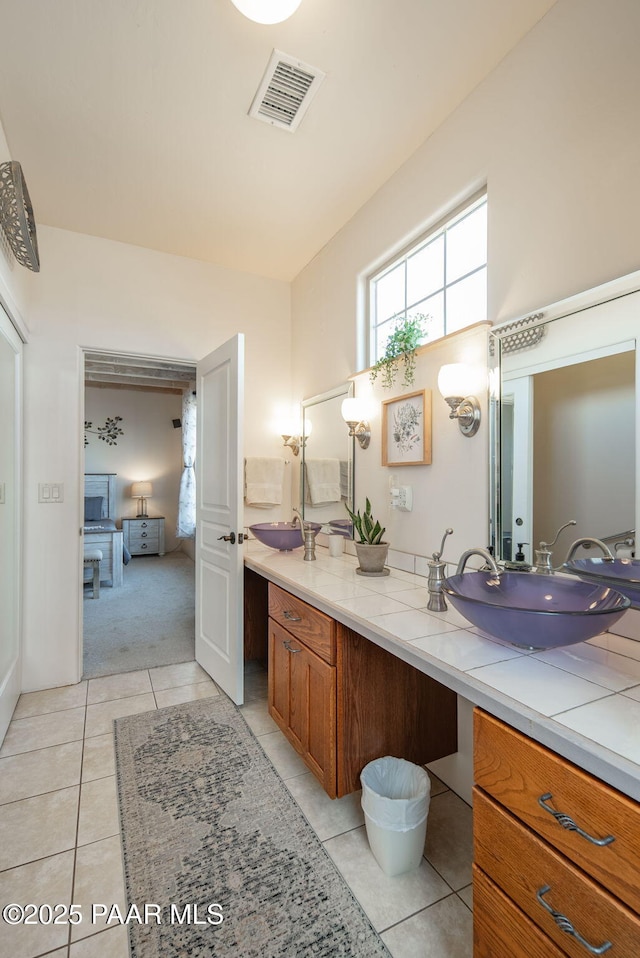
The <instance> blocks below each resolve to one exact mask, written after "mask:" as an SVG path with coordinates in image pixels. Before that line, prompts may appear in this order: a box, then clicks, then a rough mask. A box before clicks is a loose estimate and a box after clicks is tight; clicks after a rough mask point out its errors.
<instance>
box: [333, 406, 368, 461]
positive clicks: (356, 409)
mask: <svg viewBox="0 0 640 958" xmlns="http://www.w3.org/2000/svg"><path fill="white" fill-rule="evenodd" d="M340 411H341V413H342V418H343V419H344V421H345V422H346V424H347V426H348V427H349V435H350V436H355V438H356V439H357V440H358V442H359V443H360V447H361V448H362V449H366V448H367V447H368V445H369V442H370V440H371V427H370V426H369V423H368V421H367V420H366V419H365V418H364V417H365V416H366V415H367V404H366V402H364V401H363V400H362V399H355V398H351V399H344V400H343V401H342V406H341V407H340Z"/></svg>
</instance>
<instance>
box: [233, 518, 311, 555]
mask: <svg viewBox="0 0 640 958" xmlns="http://www.w3.org/2000/svg"><path fill="white" fill-rule="evenodd" d="M305 525H306V526H311V528H312V529H313V531H314V532H319V531H320V529H322V526H321V525H320V523H318V522H305ZM249 529H250V530H251V532H253V534H254V536H255V537H256V539H258V540H259V541H260V542H262V543H263V544H264V545H265V546H269V547H270V548H271V549H277V550H278V551H279V552H290V551H291V550H292V549H299V548H300V546H302V545H304V539H303V537H302V533H301V531H300V526H299V525H298V524H297V523H296V525H294V524H293V523H292V522H258V523H256V525H253V526H249Z"/></svg>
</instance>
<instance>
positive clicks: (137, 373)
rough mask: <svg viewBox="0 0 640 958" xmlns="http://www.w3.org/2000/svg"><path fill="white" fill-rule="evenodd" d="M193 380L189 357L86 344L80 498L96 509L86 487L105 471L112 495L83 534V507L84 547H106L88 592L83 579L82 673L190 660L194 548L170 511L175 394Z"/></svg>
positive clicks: (174, 484) (178, 447)
mask: <svg viewBox="0 0 640 958" xmlns="http://www.w3.org/2000/svg"><path fill="white" fill-rule="evenodd" d="M195 379H196V367H195V366H194V365H193V364H189V363H184V362H180V361H170V360H166V359H158V358H154V357H149V356H138V355H132V354H119V353H104V352H94V351H86V352H85V355H84V410H85V412H84V421H85V453H84V473H85V496H86V497H87V499H86V502H85V505H87V504H88V508H89V509H91V507H95V499H96V498H99V497H95V496H92V495H91V493H92V492H93V491H95V482H98V483H99V482H101V481H103V477H111V478H110V480H109V482H110V483H111V485H112V486H113V496H112V499H111V502H109V503H107V504H106V506H105V504H104V503H102V504H101V506H99V508H100V509H101V511H102V515H101V516H100V521H99V522H98V523H97V525H98V527H99V529H100V530H101V527H102V526H105V527H108V528H106V529H105V530H104V531H97V532H96V531H95V525H94V523H91V525H92V527H93V531H92V533H91V534H89V533H88V532H87V522H89V520H88V519H87V513H86V511H85V537H86V538H85V545H87V544H88V542H89V540H91V545H92V547H93V546H96V547H98V548H99V547H100V546H101V545H103V546H105V547H106V548H102V549H101V551H102V553H103V560H102V562H101V579H102V583H101V586H100V589H99V590H98V594H97V596H96V598H95V599H94V597H93V590H92V588H91V584H90V583H86V584H85V585H84V587H83V677H84V678H95V677H98V676H100V675H107V674H113V673H116V672H123V671H134V670H137V669H139V668H150V667H156V666H159V665H171V664H175V663H177V662H184V661H187V660H191V659H193V658H194V642H195V624H194V619H195V598H194V561H193V560H194V550H193V543H192V541H191V540H186V539H178V538H177V537H176V519H177V508H178V498H179V490H180V478H181V474H182V470H183V453H182V405H183V395H184V393H185V391H186V392H187V393H189V392H190V391H193V390H194V389H195ZM89 474H90V475H91V477H92V478H91V479H87V478H86V477H87V475H89ZM140 482H147V483H150V484H151V488H150V489H147V492H148V493H150V494H149V495H148V496H147V497H145V500H144V507H143V506H142V502H141V500H140V499H139V498H133V497H132V493H133V492H138V491H139V489H137V488H136V487H135V486H134V483H140ZM141 511H143V512H146V513H147V515H146V516H141V515H140V512H141ZM105 513H106V514H105ZM111 513H113V514H111ZM107 520H109V521H107ZM94 522H95V520H94ZM111 524H113V526H114V527H115V529H116V530H117V532H116V533H115V534H114V535H112V534H110V525H111ZM110 547H111V548H113V549H115V553H116V556H115V558H114V557H113V556H112V558H111V560H110V561H111V562H114V563H115V562H117V563H119V561H120V560H119V559H118V556H119V555H120V550H121V555H122V559H123V560H124V561H123V563H122V566H121V567H115V566H110V565H109V562H108V560H107V558H106V552H108V550H109V548H110ZM114 568H116V578H115V579H114V578H111V573H113V571H114ZM85 578H87V575H86V574H85Z"/></svg>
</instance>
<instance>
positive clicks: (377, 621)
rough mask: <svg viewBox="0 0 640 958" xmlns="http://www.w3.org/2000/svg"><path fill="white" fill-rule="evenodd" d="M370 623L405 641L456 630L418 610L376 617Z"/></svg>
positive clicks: (406, 610)
mask: <svg viewBox="0 0 640 958" xmlns="http://www.w3.org/2000/svg"><path fill="white" fill-rule="evenodd" d="M369 621H370V622H371V623H372V624H373V625H379V626H380V628H381V629H384V630H385V631H386V632H390V633H391V635H395V636H397V637H398V638H399V639H403V640H404V641H409V640H411V639H418V638H420V636H423V635H436V634H440V633H442V632H451V631H453V629H454V628H455V627H454V626H453V625H447V623H446V622H443V621H442V619H437V618H436V617H435V616H434V615H427V614H425V613H424V612H419V611H418V610H417V609H405V610H404V611H402V612H392V613H387V615H376V616H374V617H373V618H371V619H369Z"/></svg>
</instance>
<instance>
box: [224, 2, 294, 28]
mask: <svg viewBox="0 0 640 958" xmlns="http://www.w3.org/2000/svg"><path fill="white" fill-rule="evenodd" d="M231 2H232V4H233V5H234V7H235V8H236V9H237V10H239V11H240V13H242V14H244V16H245V17H247V18H248V19H249V20H253V21H254V22H255V23H282V21H283V20H288V19H289V17H290V16H292V15H293V14H294V13H295V12H296V10H297V9H298V7H299V6H300V3H301V0H231Z"/></svg>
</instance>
